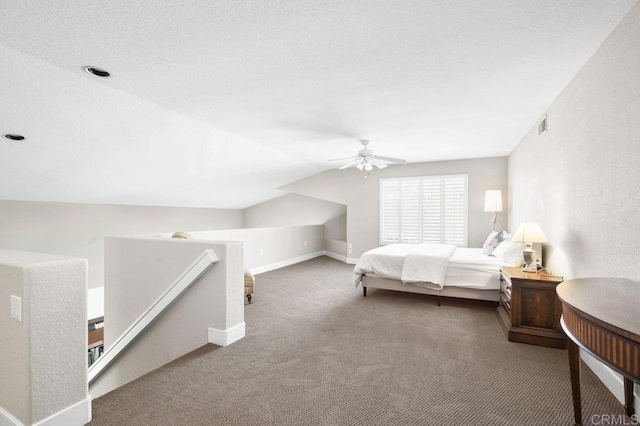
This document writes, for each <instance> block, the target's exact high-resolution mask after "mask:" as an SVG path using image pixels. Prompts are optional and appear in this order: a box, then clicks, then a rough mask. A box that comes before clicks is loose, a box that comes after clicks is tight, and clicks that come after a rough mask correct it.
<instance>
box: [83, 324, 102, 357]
mask: <svg viewBox="0 0 640 426" xmlns="http://www.w3.org/2000/svg"><path fill="white" fill-rule="evenodd" d="M88 335H89V339H88V343H89V346H88V348H89V349H88V354H87V356H88V362H89V367H91V364H93V363H94V362H96V361H97V360H98V358H99V357H100V356H101V355H102V354H103V353H104V317H99V318H94V319H91V320H89V328H88Z"/></svg>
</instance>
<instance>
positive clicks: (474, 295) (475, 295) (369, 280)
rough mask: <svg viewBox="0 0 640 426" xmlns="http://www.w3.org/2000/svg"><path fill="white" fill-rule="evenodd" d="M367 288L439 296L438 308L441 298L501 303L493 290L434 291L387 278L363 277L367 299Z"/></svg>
mask: <svg viewBox="0 0 640 426" xmlns="http://www.w3.org/2000/svg"><path fill="white" fill-rule="evenodd" d="M367 288H379V289H382V290H394V291H404V292H406V293H419V294H429V295H431V296H438V306H440V298H441V297H456V298H460V299H474V300H486V301H490V302H499V301H500V291H499V290H498V289H493V290H476V289H472V288H464V287H449V286H447V287H444V288H443V289H442V290H432V289H430V288H426V287H420V286H418V285H415V284H407V283H403V282H402V281H398V280H389V279H387V278H377V277H369V276H366V275H364V276H363V277H362V291H363V294H364V297H367Z"/></svg>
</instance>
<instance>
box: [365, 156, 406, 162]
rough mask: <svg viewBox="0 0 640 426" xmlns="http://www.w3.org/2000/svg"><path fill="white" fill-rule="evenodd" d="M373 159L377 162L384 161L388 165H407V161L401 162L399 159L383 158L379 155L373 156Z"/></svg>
mask: <svg viewBox="0 0 640 426" xmlns="http://www.w3.org/2000/svg"><path fill="white" fill-rule="evenodd" d="M373 158H375V159H377V160H382V161H386V162H388V163H396V164H407V160H402V159H400V158H392V157H383V156H381V155H374V156H373Z"/></svg>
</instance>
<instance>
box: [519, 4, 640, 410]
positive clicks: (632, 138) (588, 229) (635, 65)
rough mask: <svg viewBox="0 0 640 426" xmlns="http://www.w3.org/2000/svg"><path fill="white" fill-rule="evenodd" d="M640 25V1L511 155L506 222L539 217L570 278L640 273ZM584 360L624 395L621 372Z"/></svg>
mask: <svg viewBox="0 0 640 426" xmlns="http://www.w3.org/2000/svg"><path fill="white" fill-rule="evenodd" d="M639 28H640V4H636V6H634V8H633V9H632V10H631V12H629V14H628V15H627V16H626V17H625V18H624V19H623V21H622V22H621V23H620V25H619V26H618V27H617V28H616V29H615V30H614V31H613V33H612V34H611V35H610V36H609V38H608V39H607V40H606V41H605V42H604V43H603V44H602V46H601V47H600V49H599V50H598V51H597V52H596V53H595V54H594V56H593V57H592V58H591V59H590V60H589V62H587V64H586V65H585V66H584V68H583V69H582V70H581V71H580V72H579V73H578V75H577V76H576V77H575V78H574V80H573V81H572V82H571V83H570V84H569V85H568V86H567V87H566V88H565V89H564V91H563V92H562V93H561V94H560V96H558V98H557V99H556V100H555V102H554V103H553V104H552V105H551V106H550V107H549V109H548V111H547V120H548V128H549V130H548V131H547V132H546V133H543V134H542V135H538V132H537V129H536V127H534V128H532V129H531V131H530V132H529V133H528V134H527V135H526V136H525V138H524V139H523V140H522V141H521V142H520V144H519V145H518V147H517V148H516V149H515V150H514V151H513V152H512V153H511V155H509V200H510V202H509V227H510V228H511V229H514V228H515V227H516V226H518V224H519V223H520V222H523V221H536V222H539V223H540V225H541V226H542V229H543V230H544V231H545V233H546V235H547V237H548V238H549V243H548V244H546V245H545V258H546V259H545V264H546V266H547V267H548V268H550V269H551V270H552V272H553V273H554V274H556V275H562V276H564V278H565V279H571V278H580V277H591V276H611V277H625V278H630V279H633V280H636V281H640V270H639V269H638V248H639V247H640V245H639V243H638V241H639V240H640V231H639V229H638V225H639V224H640V197H639V196H638V183H639V182H640V166H639V165H640V120H639V117H640V78H639V77H638V72H639V70H640V49H639V48H638V46H640V31H639V30H638V29H639ZM638 285H640V282H639V283H638ZM629 314H630V315H631V314H632V313H629ZM587 362H588V364H589V365H590V366H591V367H592V368H593V369H594V371H595V372H596V373H597V374H598V375H599V376H600V378H601V379H603V381H604V382H605V383H607V384H608V385H609V387H610V389H612V391H613V392H614V394H615V395H616V396H618V397H620V396H621V395H622V384H621V382H620V381H619V379H612V377H613V376H612V373H611V372H610V371H609V370H607V369H604V368H603V367H602V365H601V364H599V363H598V362H597V361H595V360H593V359H590V358H589V357H587ZM637 394H638V390H637V389H636V395H637ZM636 401H637V402H636V404H638V403H639V402H640V400H638V397H637V396H636Z"/></svg>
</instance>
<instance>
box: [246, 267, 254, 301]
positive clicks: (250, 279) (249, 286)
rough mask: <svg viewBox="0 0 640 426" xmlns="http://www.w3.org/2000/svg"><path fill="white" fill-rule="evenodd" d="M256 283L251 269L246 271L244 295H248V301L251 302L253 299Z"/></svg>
mask: <svg viewBox="0 0 640 426" xmlns="http://www.w3.org/2000/svg"><path fill="white" fill-rule="evenodd" d="M255 284H256V279H255V277H254V276H253V274H252V273H251V272H249V271H244V295H245V296H247V302H249V303H250V304H251V303H252V302H251V299H253V286H254V285H255Z"/></svg>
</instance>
